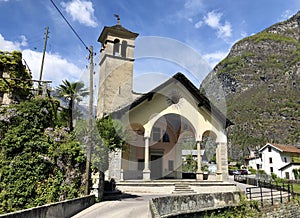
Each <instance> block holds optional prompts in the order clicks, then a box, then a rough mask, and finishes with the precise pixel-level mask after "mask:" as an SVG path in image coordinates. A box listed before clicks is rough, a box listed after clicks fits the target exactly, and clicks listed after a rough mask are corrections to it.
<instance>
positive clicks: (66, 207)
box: [0, 195, 95, 218]
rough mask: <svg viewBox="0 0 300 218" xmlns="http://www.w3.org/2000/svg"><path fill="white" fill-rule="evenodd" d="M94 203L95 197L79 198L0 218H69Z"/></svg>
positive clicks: (4, 215) (0, 216) (0, 217)
mask: <svg viewBox="0 0 300 218" xmlns="http://www.w3.org/2000/svg"><path fill="white" fill-rule="evenodd" d="M94 203H95V196H94V195H89V196H85V197H81V198H75V199H71V200H66V201H61V202H57V203H53V204H46V205H43V206H40V207H34V208H30V209H26V210H20V211H17V212H13V213H8V214H2V215H0V218H4V217H5V218H37V217H38V218H57V217H59V218H64V217H71V216H73V215H75V214H77V213H79V212H80V211H82V210H84V209H85V208H87V207H89V206H91V205H93V204H94Z"/></svg>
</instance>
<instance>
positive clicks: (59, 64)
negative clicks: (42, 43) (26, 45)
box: [22, 49, 83, 86]
mask: <svg viewBox="0 0 300 218" xmlns="http://www.w3.org/2000/svg"><path fill="white" fill-rule="evenodd" d="M22 53H23V59H25V61H26V63H27V64H28V66H29V68H30V70H31V72H32V74H33V75H32V76H33V78H34V79H39V76H40V69H41V63H42V53H41V52H36V51H33V50H29V49H25V50H24V51H23V52H22ZM82 73H83V70H81V69H79V68H78V67H77V66H76V65H75V64H73V63H71V62H69V61H68V60H66V59H64V58H63V57H61V56H60V55H59V54H51V53H46V55H45V61H44V68H43V77H42V80H51V81H52V84H51V86H57V85H59V84H60V83H61V81H62V80H65V79H67V80H70V81H74V80H78V79H79V76H80V75H81V74H82Z"/></svg>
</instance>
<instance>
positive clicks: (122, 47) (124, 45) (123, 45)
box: [121, 40, 127, 58]
mask: <svg viewBox="0 0 300 218" xmlns="http://www.w3.org/2000/svg"><path fill="white" fill-rule="evenodd" d="M126 49H127V41H125V40H124V41H123V42H122V45H121V56H122V57H123V58H126Z"/></svg>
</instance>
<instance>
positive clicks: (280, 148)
mask: <svg viewBox="0 0 300 218" xmlns="http://www.w3.org/2000/svg"><path fill="white" fill-rule="evenodd" d="M268 146H271V147H273V148H275V149H277V150H278V151H280V152H288V153H298V154H300V149H299V148H297V147H295V146H292V145H280V144H273V143H272V144H271V143H267V144H266V145H265V146H263V147H262V148H261V149H259V151H263V150H264V149H265V148H267V147H268Z"/></svg>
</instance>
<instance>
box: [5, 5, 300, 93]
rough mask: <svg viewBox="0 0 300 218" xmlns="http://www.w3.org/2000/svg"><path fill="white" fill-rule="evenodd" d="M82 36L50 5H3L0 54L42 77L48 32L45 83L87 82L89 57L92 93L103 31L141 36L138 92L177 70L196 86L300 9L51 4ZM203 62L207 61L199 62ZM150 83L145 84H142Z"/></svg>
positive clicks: (97, 70)
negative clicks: (234, 51)
mask: <svg viewBox="0 0 300 218" xmlns="http://www.w3.org/2000/svg"><path fill="white" fill-rule="evenodd" d="M53 2H54V3H55V5H56V6H57V7H58V8H59V9H60V10H61V12H62V13H63V15H64V16H65V17H66V19H67V20H68V21H69V23H70V24H71V25H72V27H73V28H74V30H75V31H76V32H77V34H78V35H79V36H80V38H81V40H82V41H83V43H84V44H83V43H82V42H81V41H80V40H79V39H78V38H77V36H76V35H75V34H74V33H73V32H72V30H71V28H70V27H69V26H68V25H67V23H66V22H65V20H64V19H63V18H62V16H61V15H60V14H59V12H58V11H57V10H56V8H55V7H54V5H53V4H52V2H51V1H50V0H38V1H37V0H0V19H1V22H0V50H2V51H13V50H20V51H22V54H23V59H24V60H25V61H26V63H27V64H28V67H29V69H30V70H31V72H32V76H33V78H34V79H38V78H39V72H40V68H41V62H42V52H43V46H44V38H45V29H46V27H49V38H48V40H47V47H46V55H45V62H44V63H45V65H44V69H43V78H42V79H43V80H51V81H52V85H51V86H54V87H55V86H57V85H59V84H61V81H62V80H65V79H68V80H69V81H77V80H84V81H85V80H86V76H88V74H89V69H88V66H89V60H88V56H89V52H88V51H87V49H86V47H85V46H88V47H89V46H93V48H94V52H95V53H96V54H95V58H94V63H95V69H94V70H95V81H96V82H95V84H96V85H95V89H96V86H97V76H99V72H100V71H99V55H100V48H101V45H100V43H99V42H97V39H98V37H99V35H100V33H101V31H102V29H103V27H104V26H113V25H115V24H116V18H115V17H114V14H118V15H119V16H120V18H121V25H122V26H123V27H125V28H127V29H129V30H131V31H133V32H136V33H139V36H138V38H137V40H136V52H135V59H136V61H135V68H134V76H135V81H139V82H137V84H140V85H136V86H135V89H137V91H141V92H142V91H144V90H143V88H144V89H145V86H146V85H147V86H149V87H148V89H150V88H151V87H153V86H154V84H155V81H152V80H155V79H154V78H158V77H164V78H168V77H170V76H172V75H174V74H175V73H176V72H178V71H181V72H183V73H185V74H188V75H189V76H188V77H189V78H190V79H191V80H192V81H193V82H194V84H195V85H196V86H198V85H199V83H200V82H201V80H202V79H203V78H204V77H205V76H206V75H207V73H208V72H209V71H210V70H211V69H212V68H213V67H214V66H215V65H216V64H217V63H218V62H219V61H221V60H222V59H223V58H225V57H226V55H227V54H228V52H229V51H230V48H231V47H232V45H233V44H234V43H235V42H237V41H238V40H240V39H242V38H244V37H247V36H250V35H253V34H255V33H258V32H260V31H262V30H264V29H265V28H267V27H269V26H270V25H272V24H275V23H277V22H280V21H283V20H286V19H288V18H289V17H291V16H292V15H294V14H296V13H297V11H298V10H300V1H299V0H151V1H148V0H109V1H104V0H64V1H61V0H53ZM204 62H205V63H204ZM145 79H146V80H147V84H146V85H145V83H144V82H143V81H145Z"/></svg>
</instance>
